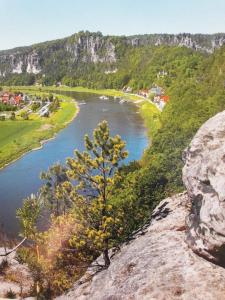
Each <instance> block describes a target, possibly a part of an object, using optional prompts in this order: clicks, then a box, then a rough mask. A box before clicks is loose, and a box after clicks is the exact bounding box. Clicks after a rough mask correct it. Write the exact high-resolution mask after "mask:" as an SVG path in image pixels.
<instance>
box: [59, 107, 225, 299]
mask: <svg viewBox="0 0 225 300" xmlns="http://www.w3.org/2000/svg"><path fill="white" fill-rule="evenodd" d="M224 157H225V112H222V113H219V114H217V115H216V116H215V117H213V118H211V119H210V120H208V121H207V122H206V123H205V124H204V125H203V126H202V127H201V128H200V129H199V131H198V132H197V134H196V136H195V137H194V139H193V140H192V142H191V144H190V146H189V147H188V148H187V149H186V151H185V152H184V160H185V167H184V169H183V179H184V183H185V185H186V188H187V192H184V193H182V194H179V195H175V196H173V197H171V198H168V199H165V200H163V201H162V202H161V203H160V204H159V205H158V207H156V209H155V210H154V212H153V214H152V218H151V222H150V224H149V225H146V227H145V228H143V230H142V231H140V232H139V234H137V235H136V236H135V238H134V239H133V240H132V241H131V242H129V243H128V244H124V245H123V246H122V247H121V249H120V251H118V252H117V253H116V254H115V255H114V256H113V257H112V263H111V265H110V266H109V268H108V269H107V270H103V271H101V272H98V273H96V274H95V275H94V276H93V268H90V269H89V270H88V271H87V273H86V274H85V276H84V277H83V278H81V279H80V280H79V281H78V282H76V283H75V285H74V287H73V289H71V290H70V292H69V293H68V294H66V295H62V296H61V297H59V298H57V299H58V300H67V299H68V300H69V299H77V300H89V299H91V300H103V299H104V300H125V299H129V300H139V299H141V300H166V299H170V300H175V299H176V300H177V299H180V300H190V299H197V300H205V299H207V300H223V299H225V284H224V282H225V268H223V266H224V255H225V250H224V249H225V247H224V241H225V239H224V236H225V227H224V226H225V225H224V224H225V222H224V219H225V204H224V203H225V202H224V200H225V188H224V187H225V168H224V163H225V159H224ZM193 250H194V251H193ZM205 258H206V259H205ZM214 262H216V264H215V263H214ZM218 264H220V265H221V266H219V265H218Z"/></svg>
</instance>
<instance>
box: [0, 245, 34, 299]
mask: <svg viewBox="0 0 225 300" xmlns="http://www.w3.org/2000/svg"><path fill="white" fill-rule="evenodd" d="M7 250H8V249H7ZM3 254H5V249H4V248H0V255H3ZM4 260H7V262H8V266H7V267H6V269H5V270H1V273H0V299H3V298H4V299H5V295H6V293H7V292H9V291H10V290H11V291H12V292H13V293H15V294H16V295H17V297H18V298H17V299H20V295H21V294H23V295H24V294H28V293H29V292H30V289H31V286H32V285H33V280H32V277H31V274H30V272H29V270H28V267H27V266H26V265H22V264H20V263H19V262H18V261H17V260H16V253H15V252H12V253H11V254H9V255H8V256H7V257H4V256H0V266H2V263H3V261H4Z"/></svg>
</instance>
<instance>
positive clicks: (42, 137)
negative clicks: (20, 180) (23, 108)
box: [0, 89, 79, 169]
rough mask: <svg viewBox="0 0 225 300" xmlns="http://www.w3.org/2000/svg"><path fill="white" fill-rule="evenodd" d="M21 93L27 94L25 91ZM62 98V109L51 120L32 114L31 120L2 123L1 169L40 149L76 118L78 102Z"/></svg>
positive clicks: (0, 134)
mask: <svg viewBox="0 0 225 300" xmlns="http://www.w3.org/2000/svg"><path fill="white" fill-rule="evenodd" d="M20 91H23V92H26V90H25V89H20ZM29 93H30V94H32V93H31V91H30V92H29ZM35 94H36V93H35ZM61 98H63V102H61V104H60V108H59V109H58V110H57V111H56V112H54V113H52V114H51V116H50V117H49V118H38V117H37V115H34V114H32V115H31V117H30V120H15V121H12V120H7V121H2V122H0V169H2V168H4V167H5V166H6V165H8V164H10V163H12V162H14V161H15V160H17V159H19V158H20V157H21V156H23V155H24V154H25V153H27V152H29V151H31V150H35V149H40V147H42V145H43V143H45V142H46V141H48V140H49V139H51V138H54V136H55V135H56V134H57V133H58V132H59V131H60V130H61V129H63V128H64V127H65V126H66V125H67V124H68V123H70V122H71V121H72V120H73V119H74V118H75V117H76V115H77V113H78V112H79V108H78V106H77V104H76V102H75V101H72V98H71V97H68V96H63V97H61Z"/></svg>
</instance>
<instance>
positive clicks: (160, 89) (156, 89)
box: [150, 86, 164, 96]
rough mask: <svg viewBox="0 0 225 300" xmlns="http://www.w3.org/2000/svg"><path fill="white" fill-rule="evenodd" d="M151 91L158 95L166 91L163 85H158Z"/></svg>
mask: <svg viewBox="0 0 225 300" xmlns="http://www.w3.org/2000/svg"><path fill="white" fill-rule="evenodd" d="M150 93H151V94H155V95H156V96H160V95H162V94H164V91H163V89H162V88H161V87H159V86H156V87H152V88H151V89H150Z"/></svg>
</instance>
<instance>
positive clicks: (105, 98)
mask: <svg viewBox="0 0 225 300" xmlns="http://www.w3.org/2000/svg"><path fill="white" fill-rule="evenodd" d="M99 99H101V100H108V99H109V97H107V96H104V95H103V96H100V97H99Z"/></svg>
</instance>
